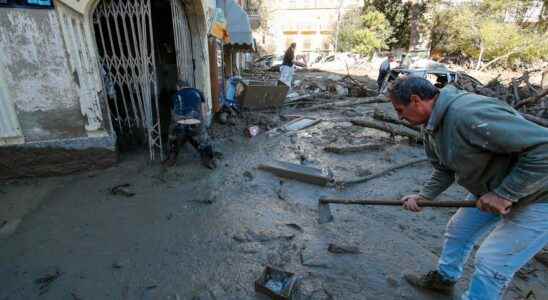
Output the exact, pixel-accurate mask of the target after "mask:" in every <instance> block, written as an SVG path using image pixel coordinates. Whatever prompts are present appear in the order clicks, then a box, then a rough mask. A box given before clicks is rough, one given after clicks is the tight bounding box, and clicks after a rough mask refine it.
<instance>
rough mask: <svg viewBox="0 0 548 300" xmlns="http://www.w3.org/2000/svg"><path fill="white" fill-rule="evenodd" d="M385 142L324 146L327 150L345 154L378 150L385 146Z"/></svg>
mask: <svg viewBox="0 0 548 300" xmlns="http://www.w3.org/2000/svg"><path fill="white" fill-rule="evenodd" d="M385 147H386V145H385V144H361V145H348V146H335V145H331V146H326V147H325V148H323V150H324V151H325V152H330V153H337V154H345V153H355V152H361V151H377V150H381V149H383V148H385Z"/></svg>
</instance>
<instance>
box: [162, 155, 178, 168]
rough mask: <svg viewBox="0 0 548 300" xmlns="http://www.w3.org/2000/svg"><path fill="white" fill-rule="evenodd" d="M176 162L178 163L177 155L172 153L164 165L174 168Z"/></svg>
mask: <svg viewBox="0 0 548 300" xmlns="http://www.w3.org/2000/svg"><path fill="white" fill-rule="evenodd" d="M176 162H177V153H175V152H170V153H169V156H168V158H167V159H166V160H164V162H163V163H162V164H163V165H164V166H166V167H173V166H174V165H175V163H176Z"/></svg>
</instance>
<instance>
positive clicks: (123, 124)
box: [93, 0, 165, 160]
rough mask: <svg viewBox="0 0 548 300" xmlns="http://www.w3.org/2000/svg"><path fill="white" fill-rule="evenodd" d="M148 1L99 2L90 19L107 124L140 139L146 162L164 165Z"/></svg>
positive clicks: (113, 0)
mask: <svg viewBox="0 0 548 300" xmlns="http://www.w3.org/2000/svg"><path fill="white" fill-rule="evenodd" d="M150 1H151V0H103V1H101V2H100V3H99V4H98V6H97V7H96V9H95V11H94V13H93V27H94V30H95V35H96V43H97V46H98V50H99V64H100V68H101V73H102V77H103V86H104V88H105V90H106V93H105V94H106V95H107V98H108V105H106V106H107V108H108V109H109V112H110V115H111V118H112V123H113V125H114V126H115V127H116V128H117V129H118V132H119V133H121V134H124V135H139V134H144V135H145V137H146V140H147V142H148V148H149V152H150V159H151V160H156V159H157V158H158V157H159V158H160V159H164V155H165V154H164V151H163V144H162V136H161V128H160V115H159V106H158V86H157V85H158V83H157V80H156V62H155V54H154V38H153V30H152V14H151V3H150Z"/></svg>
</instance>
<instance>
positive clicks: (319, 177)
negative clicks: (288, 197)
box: [258, 161, 333, 186]
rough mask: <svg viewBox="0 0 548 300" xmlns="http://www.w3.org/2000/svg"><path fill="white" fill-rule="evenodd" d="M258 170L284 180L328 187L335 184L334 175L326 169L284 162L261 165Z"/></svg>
mask: <svg viewBox="0 0 548 300" xmlns="http://www.w3.org/2000/svg"><path fill="white" fill-rule="evenodd" d="M258 168H259V170H263V171H267V172H270V173H272V174H274V175H276V176H279V177H282V178H287V179H294V180H297V181H301V182H306V183H310V184H315V185H320V186H327V185H328V184H330V183H331V182H333V175H332V174H331V172H329V171H328V170H326V169H318V168H313V167H307V166H301V165H297V164H293V163H289V162H284V161H274V162H272V163H270V164H260V165H259V166H258Z"/></svg>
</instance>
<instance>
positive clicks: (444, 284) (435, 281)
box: [403, 271, 455, 295]
mask: <svg viewBox="0 0 548 300" xmlns="http://www.w3.org/2000/svg"><path fill="white" fill-rule="evenodd" d="M403 277H404V278H405V280H407V282H409V283H410V284H411V285H413V286H416V287H419V288H423V289H427V290H432V291H436V292H439V293H442V294H446V295H450V294H452V293H453V287H454V286H455V282H453V281H450V280H447V279H444V278H443V276H442V275H441V274H440V273H439V272H438V271H430V272H428V273H427V274H426V275H419V274H416V273H407V274H405V275H404V276H403Z"/></svg>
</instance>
